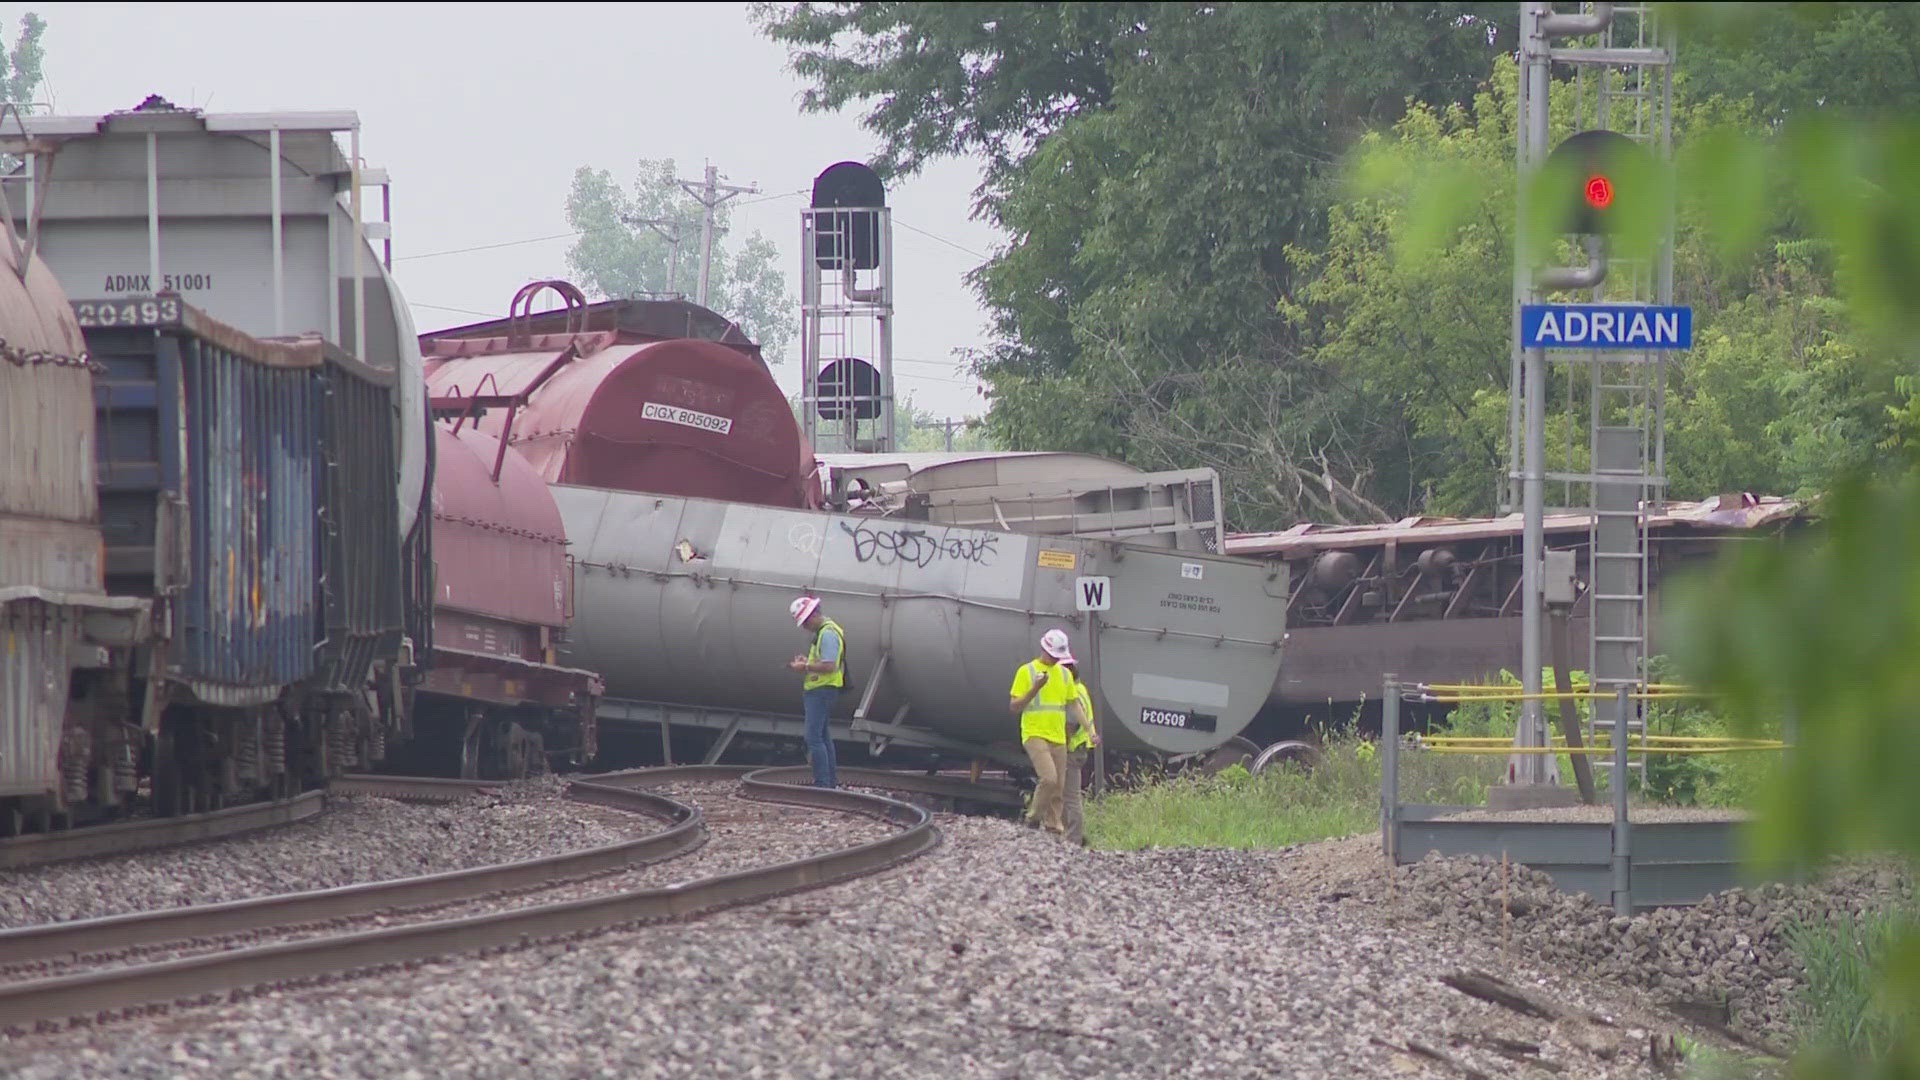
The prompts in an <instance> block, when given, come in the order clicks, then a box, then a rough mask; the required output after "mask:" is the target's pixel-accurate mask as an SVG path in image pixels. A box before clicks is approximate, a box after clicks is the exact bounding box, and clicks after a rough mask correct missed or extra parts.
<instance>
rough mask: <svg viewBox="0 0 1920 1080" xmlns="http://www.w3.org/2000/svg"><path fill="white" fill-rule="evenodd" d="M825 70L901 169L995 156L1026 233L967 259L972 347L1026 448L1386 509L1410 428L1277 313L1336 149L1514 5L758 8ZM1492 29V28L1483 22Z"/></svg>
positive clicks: (1280, 510) (1247, 492) (798, 56)
mask: <svg viewBox="0 0 1920 1080" xmlns="http://www.w3.org/2000/svg"><path fill="white" fill-rule="evenodd" d="M761 16H762V20H763V26H765V27H766V28H767V30H768V32H769V33H770V34H771V35H772V36H773V37H775V38H776V40H781V41H784V42H787V43H788V44H789V45H791V46H793V47H794V49H795V54H794V55H795V60H794V64H795V69H796V70H797V71H799V72H800V73H801V74H803V75H805V76H808V77H810V78H811V79H813V80H814V81H815V83H816V89H815V91H814V92H813V93H812V94H811V95H810V98H809V104H810V105H811V106H813V107H818V108H838V107H840V106H842V105H846V104H849V103H851V102H854V101H865V100H877V101H878V105H877V106H876V107H875V109H874V110H873V111H872V112H870V113H868V114H867V123H868V126H869V127H870V128H871V129H873V130H874V131H875V132H876V134H879V135H880V136H881V137H882V138H883V140H885V142H886V144H887V146H888V153H887V155H886V157H887V161H888V162H890V163H898V164H900V165H902V166H904V167H909V168H910V167H914V166H916V165H917V164H918V163H919V162H921V161H923V160H925V159H926V158H927V157H929V156H932V155H935V154H942V153H952V152H961V151H964V152H971V153H980V154H983V155H984V156H986V157H987V158H988V160H989V162H990V171H989V176H988V185H987V188H986V189H985V191H984V192H983V200H982V208H983V210H984V211H985V212H986V213H988V214H989V215H990V216H992V217H993V219H994V220H995V221H996V222H997V223H998V224H1000V225H1002V226H1003V227H1004V228H1005V229H1006V230H1007V231H1008V233H1009V234H1010V235H1011V236H1012V243H1011V245H1010V246H1009V247H1008V249H1007V250H1006V251H1005V252H1003V253H1002V254H1001V255H1000V256H998V257H996V258H995V259H994V260H992V261H991V262H989V263H988V264H987V265H986V266H984V267H982V268H980V270H979V271H977V272H976V274H975V276H974V283H975V285H976V287H977V288H978V289H979V291H980V293H981V296H982V298H983V299H984V300H985V302H986V304H987V307H988V308H989V310H990V311H991V312H992V313H993V316H994V320H995V325H996V329H997V331H998V335H999V338H1000V341H999V342H998V343H997V344H996V345H995V346H993V347H992V348H989V349H986V350H983V351H982V352H980V353H979V354H977V355H976V356H975V357H974V361H975V366H976V370H977V371H978V372H979V373H980V374H981V375H982V377H983V378H985V379H986V380H987V381H988V382H989V383H990V384H991V386H992V399H993V408H992V412H991V414H990V418H991V421H992V424H993V429H994V433H995V435H996V437H997V438H998V439H999V440H1000V441H1001V442H1003V443H1004V444H1005V445H1008V446H1011V447H1014V448H1020V449H1064V450H1080V451H1086V452H1092V453H1100V454H1107V455H1110V456H1115V457H1120V458H1123V459H1126V460H1128V461H1131V462H1133V463H1135V464H1139V465H1142V466H1144V467H1149V468H1156V467H1174V466H1179V467H1189V466H1192V465H1195V464H1206V465H1212V466H1213V467H1215V468H1217V469H1219V470H1220V471H1221V472H1222V474H1223V477H1224V479H1225V480H1226V482H1227V484H1228V486H1229V489H1230V490H1231V491H1232V492H1233V495H1234V498H1233V500H1232V505H1234V506H1236V507H1237V508H1239V509H1240V510H1241V511H1242V512H1243V513H1244V514H1245V515H1246V516H1247V517H1248V518H1249V519H1250V520H1251V522H1253V523H1261V524H1267V523H1273V522H1276V521H1278V520H1281V519H1283V518H1285V517H1288V516H1301V515H1315V516H1321V517H1329V518H1333V519H1337V520H1377V519H1379V518H1381V517H1382V516H1385V515H1386V514H1387V511H1386V510H1385V509H1383V508H1382V507H1381V506H1380V505H1378V502H1377V501H1376V500H1375V499H1373V498H1371V497H1369V496H1368V495H1367V494H1366V493H1365V490H1364V489H1365V488H1366V487H1367V486H1368V485H1369V484H1370V483H1371V482H1372V480H1371V478H1372V477H1373V476H1374V475H1375V474H1376V472H1377V473H1380V474H1383V475H1389V476H1391V477H1392V478H1393V479H1391V480H1390V481H1388V483H1390V484H1393V485H1396V486H1397V485H1400V484H1403V483H1404V481H1403V480H1401V479H1400V478H1401V477H1402V476H1403V475H1404V472H1405V469H1404V467H1403V466H1402V465H1401V463H1400V459H1399V458H1398V457H1396V455H1395V454H1394V453H1393V452H1392V451H1393V449H1394V448H1395V440H1396V432H1395V425H1394V424H1392V423H1390V422H1389V423H1382V422H1379V420H1378V418H1377V417H1375V416H1374V415H1373V414H1372V413H1371V411H1370V410H1369V409H1368V408H1367V406H1368V404H1369V403H1367V402H1364V401H1356V400H1354V398H1353V395H1352V394H1350V393H1349V392H1347V391H1346V390H1345V389H1344V388H1343V387H1342V385H1341V382H1340V373H1338V372H1333V371H1327V370H1325V369H1323V368H1321V367H1318V366H1316V365H1315V364H1313V363H1312V362H1311V360H1310V359H1309V358H1302V357H1300V356H1299V355H1298V347H1297V346H1298V340H1297V339H1298V334H1297V333H1296V331H1295V330H1294V328H1292V327H1291V326H1290V325H1289V324H1288V323H1287V322H1286V320H1284V319H1283V318H1281V316H1280V314H1279V312H1278V311H1277V310H1276V301H1277V300H1278V299H1280V298H1281V297H1283V296H1285V295H1286V294H1287V292H1288V290H1289V288H1290V287H1291V283H1292V281H1293V279H1294V273H1293V269H1292V267H1291V265H1290V264H1289V260H1288V259H1287V257H1286V249H1287V247H1288V246H1289V245H1293V244H1301V243H1306V244H1309V245H1311V244H1314V243H1317V238H1318V237H1319V235H1320V234H1321V232H1322V230H1323V227H1324V206H1325V203H1326V190H1325V189H1326V187H1327V184H1328V183H1329V180H1330V178H1331V177H1332V176H1333V175H1334V174H1335V172H1336V171H1337V160H1338V156H1339V154H1340V153H1341V151H1342V150H1344V149H1345V147H1347V146H1348V145H1350V144H1351V143H1352V141H1353V140H1354V139H1355V138H1357V137H1358V136H1359V135H1360V134H1361V133H1362V132H1364V131H1366V130H1367V129H1369V128H1370V127H1373V126H1376V125H1378V124H1382V123H1390V122H1392V121H1393V120H1394V119H1395V118H1397V117H1398V116H1399V115H1400V114H1401V113H1402V111H1403V110H1404V108H1405V102H1406V100H1407V99H1408V98H1409V97H1412V98H1416V99H1418V100H1422V101H1429V102H1434V103H1444V102H1450V101H1458V100H1463V99H1464V98H1466V97H1467V96H1469V95H1470V94H1471V93H1472V87H1473V83H1474V81H1475V80H1476V79H1477V78H1478V77H1479V76H1480V74H1481V73H1482V72H1484V70H1485V66H1486V63H1487V61H1488V59H1489V58H1491V57H1492V56H1494V55H1497V54H1498V52H1499V51H1500V50H1501V47H1502V43H1504V42H1510V41H1511V39H1512V32H1511V28H1510V27H1511V20H1512V19H1513V9H1512V7H1511V5H1507V4H1458V3H1455V4H1367V5H1360V4H1339V3H1301V4H1245V3H1228V4H1217V5H1176V4H1143V5H1129V4H1119V5H1092V4H1034V5H1018V6H1016V5H995V4H987V5H888V4H832V5H816V4H804V5H795V6H792V7H783V8H778V9H772V8H768V9H762V11H761ZM1490 39H1492V40H1490Z"/></svg>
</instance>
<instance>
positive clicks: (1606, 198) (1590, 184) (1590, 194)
mask: <svg viewBox="0 0 1920 1080" xmlns="http://www.w3.org/2000/svg"><path fill="white" fill-rule="evenodd" d="M1587 205H1588V206H1591V207H1593V208H1594V209H1595V210H1605V209H1606V208H1607V207H1609V206H1612V205H1613V181H1611V180H1609V179H1607V178H1606V177H1604V176H1590V177H1588V178H1587Z"/></svg>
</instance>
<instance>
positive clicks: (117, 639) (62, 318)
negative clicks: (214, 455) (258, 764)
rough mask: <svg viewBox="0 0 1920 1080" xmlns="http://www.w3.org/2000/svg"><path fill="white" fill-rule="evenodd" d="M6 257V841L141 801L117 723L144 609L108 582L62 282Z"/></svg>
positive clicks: (1, 336) (133, 741)
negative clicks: (112, 591)
mask: <svg viewBox="0 0 1920 1080" xmlns="http://www.w3.org/2000/svg"><path fill="white" fill-rule="evenodd" d="M9 240H10V241H11V242H9V243H6V244H4V245H0V462H4V463H5V465H6V467H5V468H0V835H12V834H14V833H18V832H20V831H21V830H22V829H23V828H26V827H28V825H29V823H31V824H32V825H33V826H34V827H37V828H45V827H47V826H48V825H49V824H51V823H52V822H53V821H55V820H56V819H62V818H66V817H68V816H69V815H70V814H72V813H73V811H74V810H75V809H77V808H79V807H82V806H85V805H88V804H94V805H113V804H116V803H120V802H123V801H125V800H126V799H128V798H130V797H132V795H133V794H134V791H135V790H136V788H137V787H138V775H137V760H138V758H139V757H140V756H141V754H142V753H143V751H144V749H145V748H144V746H143V745H142V743H141V741H140V740H139V739H138V738H136V737H135V736H134V734H133V733H131V732H129V731H128V730H127V729H126V727H125V725H123V724H121V723H119V722H118V721H119V719H120V717H119V715H118V713H119V711H120V709H121V708H122V707H123V706H124V702H125V700H126V694H127V689H128V686H127V681H126V677H125V661H126V654H125V651H124V650H125V648H126V647H127V646H129V645H130V644H131V643H132V642H133V641H135V640H136V639H137V638H138V637H139V636H140V634H141V633H142V632H143V630H144V626H145V617H146V610H147V609H146V604H145V603H144V602H142V601H140V600H137V599H128V598H123V597H113V596H109V595H107V593H106V590H105V588H104V586H103V582H102V566H101V544H100V529H99V524H98V515H99V506H98V502H97V500H96V498H95V493H94V473H93V448H94V420H93V369H94V362H93V360H92V359H91V358H90V357H89V356H88V354H87V350H86V346H85V343H84V342H83V340H82V338H81V334H80V327H79V325H78V324H77V323H76V322H75V320H74V317H73V312H72V310H71V309H70V308H69V307H68V306H67V299H66V296H65V294H64V293H63V292H61V289H60V285H59V282H57V281H56V280H55V279H54V277H53V274H52V273H51V272H49V271H48V269H47V267H46V265H45V264H44V263H43V262H41V261H40V260H39V259H38V258H36V257H34V256H32V255H31V254H30V253H28V254H27V256H26V258H25V259H24V260H22V259H21V248H19V247H18V246H16V244H17V241H18V238H17V237H11V238H9Z"/></svg>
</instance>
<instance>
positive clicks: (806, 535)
mask: <svg viewBox="0 0 1920 1080" xmlns="http://www.w3.org/2000/svg"><path fill="white" fill-rule="evenodd" d="M826 539H827V538H826V537H824V536H822V535H821V534H820V530H818V529H816V528H814V527H813V526H812V525H811V524H809V523H807V522H804V521H803V522H800V523H799V524H797V525H795V526H794V527H793V528H791V529H788V530H787V544H788V546H790V547H792V548H793V550H795V551H797V552H799V553H801V554H802V555H811V556H814V557H815V558H818V557H819V555H820V549H821V547H823V546H824V545H825V544H826Z"/></svg>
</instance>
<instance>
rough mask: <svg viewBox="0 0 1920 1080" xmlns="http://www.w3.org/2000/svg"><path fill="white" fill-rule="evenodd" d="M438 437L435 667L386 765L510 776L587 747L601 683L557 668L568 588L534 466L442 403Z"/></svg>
mask: <svg viewBox="0 0 1920 1080" xmlns="http://www.w3.org/2000/svg"><path fill="white" fill-rule="evenodd" d="M435 404H436V406H437V407H438V408H440V409H441V410H442V411H443V412H448V413H453V414H455V416H456V418H455V419H453V420H451V421H450V422H447V421H443V422H442V423H441V424H440V425H439V426H438V427H437V429H436V430H435V432H434V438H435V445H436V448H437V453H436V461H435V467H434V478H433V529H434V559H435V573H434V608H433V610H434V634H433V641H434V644H433V656H432V662H431V664H430V665H429V666H428V670H427V671H426V673H425V677H424V678H423V679H422V681H421V682H420V684H419V686H418V687H416V689H415V693H416V699H415V705H414V710H413V724H414V733H413V738H412V739H411V740H410V741H409V745H408V746H407V747H406V748H405V749H404V750H403V751H401V753H400V754H399V755H398V756H397V758H396V760H395V761H394V762H393V764H394V765H395V767H397V768H401V769H404V770H405V771H407V772H413V773H449V774H451V775H455V776H463V777H470V778H476V777H485V778H496V777H518V776H525V775H527V774H529V773H534V772H540V771H543V770H544V769H545V768H547V767H548V766H553V767H561V766H565V765H579V764H582V763H584V762H586V761H588V760H590V759H591V758H592V757H593V755H594V753H595V752H596V750H597V749H598V745H597V740H596V729H595V725H594V706H595V704H596V703H597V702H598V700H599V698H600V694H601V689H602V684H601V681H600V677H599V676H598V675H597V674H595V673H593V672H591V671H582V670H580V669H577V668H572V667H567V666H565V665H563V664H560V663H558V662H557V650H558V649H559V648H560V645H561V641H562V640H563V639H564V636H565V634H566V629H567V626H568V624H569V622H570V621H571V617H572V600H573V580H572V576H571V571H570V568H569V566H568V561H567V541H566V536H565V534H564V531H563V526H562V525H561V522H560V511H559V509H558V508H556V507H555V506H554V502H553V496H552V495H551V494H550V493H549V492H548V491H547V486H546V484H544V483H543V482H542V481H541V479H540V477H539V475H538V474H537V473H535V472H534V470H533V467H532V466H531V465H529V464H527V462H526V460H525V459H524V458H522V457H521V456H520V455H519V454H518V453H516V452H514V451H513V450H512V449H510V448H509V447H507V446H506V445H505V444H503V443H501V442H500V441H499V440H497V439H495V438H493V437H492V436H490V435H487V434H485V433H483V432H481V431H480V430H478V429H477V428H476V427H474V426H473V425H472V424H470V423H468V422H467V420H468V417H467V416H466V415H463V414H462V411H463V410H464V409H465V408H467V403H464V402H448V401H447V400H446V399H439V400H436V402H435Z"/></svg>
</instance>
